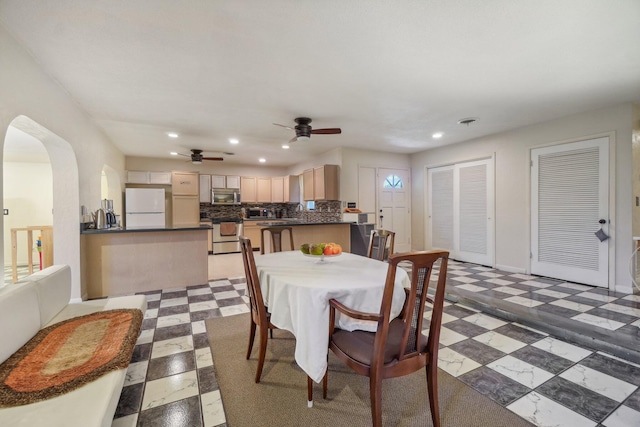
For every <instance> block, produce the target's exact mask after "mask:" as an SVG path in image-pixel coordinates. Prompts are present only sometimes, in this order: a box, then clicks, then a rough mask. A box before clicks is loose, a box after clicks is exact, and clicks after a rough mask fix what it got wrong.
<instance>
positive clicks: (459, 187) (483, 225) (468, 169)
mask: <svg viewBox="0 0 640 427" xmlns="http://www.w3.org/2000/svg"><path fill="white" fill-rule="evenodd" d="M427 179H428V195H427V203H428V207H427V212H428V218H427V219H428V224H427V230H428V231H429V243H428V244H429V247H430V248H433V249H447V250H448V251H449V252H450V255H451V257H452V258H454V259H457V260H460V261H467V262H473V263H476V264H482V265H489V266H493V252H494V250H493V239H494V221H493V216H494V215H493V214H494V173H493V159H483V160H478V161H473V162H466V163H460V164H455V165H451V166H443V167H439V168H430V169H429V170H428V171H427Z"/></svg>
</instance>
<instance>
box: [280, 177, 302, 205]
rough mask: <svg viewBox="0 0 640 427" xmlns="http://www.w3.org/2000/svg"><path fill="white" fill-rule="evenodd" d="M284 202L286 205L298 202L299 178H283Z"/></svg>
mask: <svg viewBox="0 0 640 427" xmlns="http://www.w3.org/2000/svg"><path fill="white" fill-rule="evenodd" d="M283 189H284V201H285V202H286V203H299V202H300V178H299V177H298V176H297V175H288V176H285V177H284V178H283Z"/></svg>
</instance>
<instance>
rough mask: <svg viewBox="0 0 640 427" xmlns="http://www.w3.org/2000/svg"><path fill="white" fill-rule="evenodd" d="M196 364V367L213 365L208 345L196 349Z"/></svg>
mask: <svg viewBox="0 0 640 427" xmlns="http://www.w3.org/2000/svg"><path fill="white" fill-rule="evenodd" d="M196 365H197V367H198V369H202V368H204V367H207V366H213V356H212V355H211V349H210V348H209V347H203V348H198V349H196Z"/></svg>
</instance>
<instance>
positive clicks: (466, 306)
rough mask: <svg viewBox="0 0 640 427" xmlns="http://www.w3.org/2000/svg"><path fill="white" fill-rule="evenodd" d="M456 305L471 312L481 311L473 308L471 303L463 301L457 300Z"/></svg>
mask: <svg viewBox="0 0 640 427" xmlns="http://www.w3.org/2000/svg"><path fill="white" fill-rule="evenodd" d="M455 305H456V307H458V308H461V309H463V310H465V311H470V312H471V313H480V310H478V309H476V308H473V307H471V306H470V305H467V304H464V303H462V302H457V303H456V304H455Z"/></svg>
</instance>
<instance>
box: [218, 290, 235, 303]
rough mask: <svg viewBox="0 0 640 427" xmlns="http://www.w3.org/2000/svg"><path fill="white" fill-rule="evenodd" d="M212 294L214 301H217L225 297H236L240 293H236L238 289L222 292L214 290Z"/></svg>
mask: <svg viewBox="0 0 640 427" xmlns="http://www.w3.org/2000/svg"><path fill="white" fill-rule="evenodd" d="M213 296H214V297H216V301H219V300H223V299H226V298H237V297H239V296H240V294H238V291H224V292H215V293H214V294H213Z"/></svg>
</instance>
